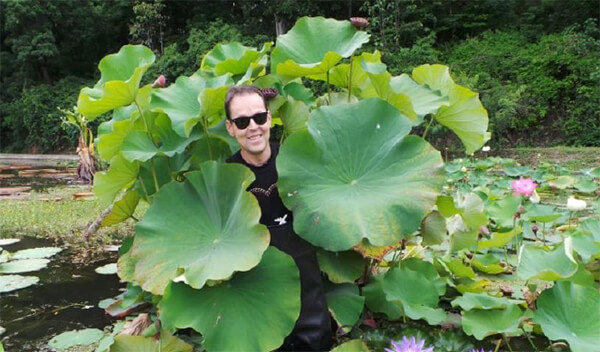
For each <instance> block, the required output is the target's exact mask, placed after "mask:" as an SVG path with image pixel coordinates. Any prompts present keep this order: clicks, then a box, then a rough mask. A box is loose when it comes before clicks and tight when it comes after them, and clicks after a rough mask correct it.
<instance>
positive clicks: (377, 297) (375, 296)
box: [363, 274, 404, 320]
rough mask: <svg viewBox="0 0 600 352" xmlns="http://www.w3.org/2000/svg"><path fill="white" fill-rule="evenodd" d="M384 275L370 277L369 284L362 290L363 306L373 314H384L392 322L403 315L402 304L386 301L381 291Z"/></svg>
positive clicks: (396, 301)
mask: <svg viewBox="0 0 600 352" xmlns="http://www.w3.org/2000/svg"><path fill="white" fill-rule="evenodd" d="M383 281H384V275H383V274H380V275H375V276H373V277H371V282H370V283H369V284H368V285H367V286H365V287H364V288H363V294H364V295H365V304H366V305H367V307H369V309H370V310H371V311H373V312H377V313H384V314H385V315H387V316H388V318H390V319H392V320H397V319H400V318H401V317H402V316H403V315H404V309H403V308H402V302H400V301H399V300H395V301H394V300H388V299H387V297H386V295H385V292H384V291H383Z"/></svg>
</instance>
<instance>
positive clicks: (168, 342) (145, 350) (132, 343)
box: [110, 330, 194, 352]
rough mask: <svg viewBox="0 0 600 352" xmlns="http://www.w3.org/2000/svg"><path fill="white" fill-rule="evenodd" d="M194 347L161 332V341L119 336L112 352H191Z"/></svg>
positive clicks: (149, 338) (115, 338) (151, 338)
mask: <svg viewBox="0 0 600 352" xmlns="http://www.w3.org/2000/svg"><path fill="white" fill-rule="evenodd" d="M193 348H194V347H193V346H192V345H190V344H188V343H186V342H184V341H183V340H181V339H179V338H177V337H175V336H173V335H171V334H170V333H169V332H168V331H166V330H162V331H161V332H160V339H159V340H155V339H154V337H143V336H129V335H117V336H115V337H114V344H113V345H112V346H111V347H110V351H111V352H132V351H135V352H191V351H192V350H193Z"/></svg>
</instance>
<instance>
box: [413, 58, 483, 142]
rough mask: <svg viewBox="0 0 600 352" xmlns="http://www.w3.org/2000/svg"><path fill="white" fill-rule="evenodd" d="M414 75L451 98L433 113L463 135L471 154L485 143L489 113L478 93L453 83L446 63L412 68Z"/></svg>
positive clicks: (462, 137)
mask: <svg viewBox="0 0 600 352" xmlns="http://www.w3.org/2000/svg"><path fill="white" fill-rule="evenodd" d="M412 77H413V79H414V80H415V81H416V82H417V83H419V84H420V85H427V86H428V87H429V88H430V89H432V90H438V91H440V93H441V95H447V96H448V97H449V98H450V101H449V104H448V106H445V105H441V106H440V108H439V110H438V111H437V112H436V113H435V114H434V115H433V116H434V118H435V120H436V121H437V122H439V123H440V124H441V125H444V126H446V127H448V128H449V129H450V130H452V132H454V133H455V134H456V135H457V136H458V138H460V140H461V142H462V143H463V145H464V146H465V149H466V151H467V153H468V154H473V152H475V151H476V150H477V149H479V148H481V147H483V146H484V145H485V143H486V142H487V141H488V140H489V139H490V137H491V134H490V133H489V132H487V129H488V113H487V110H485V108H484V107H483V105H482V104H481V101H480V100H479V94H477V93H475V92H472V91H471V90H469V89H467V88H465V87H461V86H459V85H458V84H454V81H452V78H451V77H450V72H449V68H448V67H447V66H443V65H437V64H436V65H429V64H427V65H421V66H419V67H416V68H415V69H414V70H413V72H412Z"/></svg>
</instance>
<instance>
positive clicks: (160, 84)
mask: <svg viewBox="0 0 600 352" xmlns="http://www.w3.org/2000/svg"><path fill="white" fill-rule="evenodd" d="M166 85H167V79H166V78H165V76H164V75H160V76H158V78H157V79H156V80H155V81H154V83H152V88H163V87H164V86H166Z"/></svg>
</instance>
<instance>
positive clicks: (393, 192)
mask: <svg viewBox="0 0 600 352" xmlns="http://www.w3.org/2000/svg"><path fill="white" fill-rule="evenodd" d="M410 128H411V123H410V121H409V120H408V119H407V118H405V117H403V116H402V115H400V114H399V113H398V111H397V110H396V109H395V108H394V107H393V106H391V105H390V104H388V103H386V102H384V101H382V100H380V99H376V98H375V99H368V100H363V101H361V102H358V103H355V104H345V105H336V106H331V107H322V108H319V109H316V110H315V111H313V113H312V114H311V117H310V119H309V122H308V130H305V131H299V132H296V133H295V134H293V135H292V136H290V137H289V138H288V139H287V140H286V143H285V144H284V145H283V146H282V147H281V151H280V155H279V157H278V159H277V170H278V172H279V186H280V190H281V191H280V194H281V195H282V199H283V202H284V204H285V205H286V206H287V207H288V208H289V209H291V210H292V211H293V212H294V229H295V230H296V232H297V233H298V234H299V235H300V236H301V237H303V238H304V239H306V240H307V241H309V242H311V243H313V244H315V245H318V246H321V247H323V248H325V249H327V250H330V251H340V250H346V249H350V248H352V247H353V246H355V245H357V244H358V243H360V242H361V240H362V239H363V238H366V239H368V241H369V242H370V243H371V244H374V245H378V246H385V245H391V244H394V243H397V242H398V241H399V240H401V239H402V238H403V237H404V236H406V235H408V234H410V233H412V232H413V231H415V230H416V229H417V228H418V226H419V224H420V222H421V219H422V218H423V217H424V216H425V214H426V212H427V211H428V210H429V209H430V208H431V206H433V204H434V203H435V200H436V197H437V194H438V193H439V191H440V189H441V186H442V183H443V181H444V179H443V177H442V176H441V173H440V172H441V166H442V165H443V162H442V158H441V156H440V153H439V152H438V151H436V150H435V149H434V148H433V147H431V145H429V144H428V143H427V142H425V141H424V140H423V139H421V138H419V137H416V136H407V134H408V132H409V131H410Z"/></svg>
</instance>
